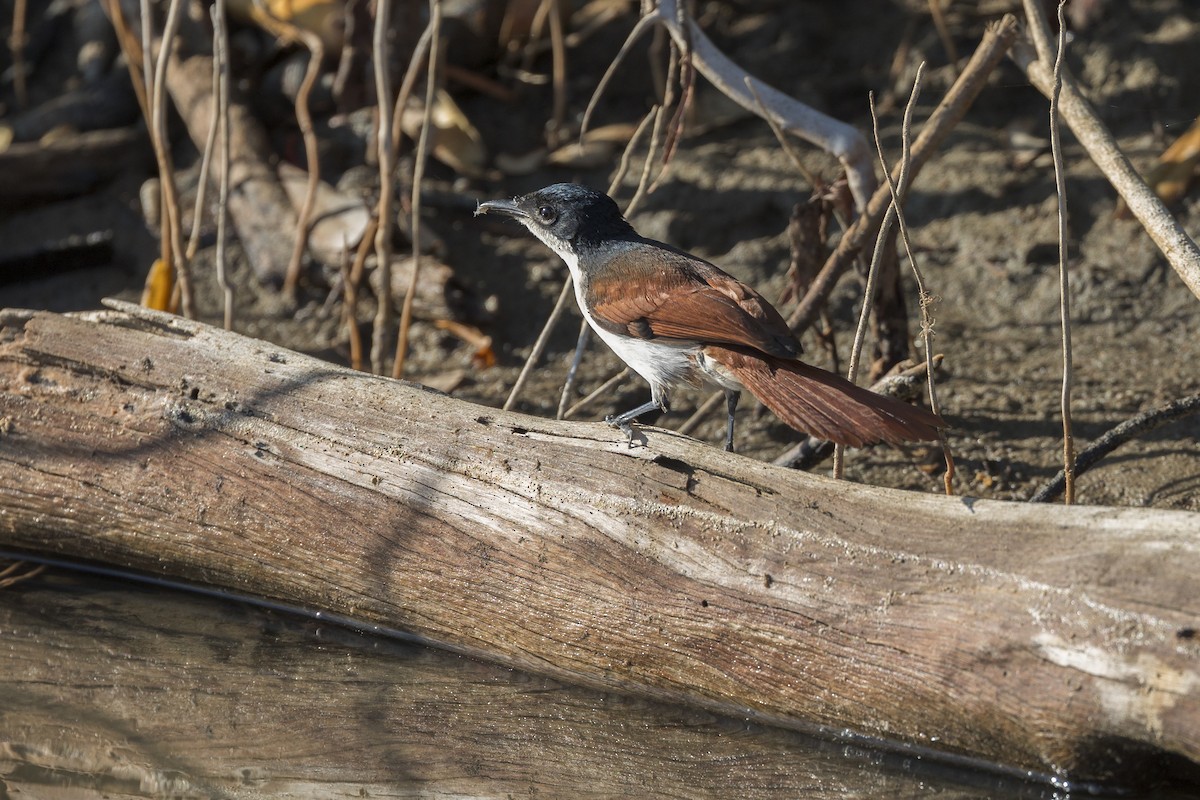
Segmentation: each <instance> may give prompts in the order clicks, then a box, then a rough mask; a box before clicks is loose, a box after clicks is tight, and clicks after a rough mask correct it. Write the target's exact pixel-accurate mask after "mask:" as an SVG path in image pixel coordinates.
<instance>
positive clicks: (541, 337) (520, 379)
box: [503, 275, 574, 411]
mask: <svg viewBox="0 0 1200 800" xmlns="http://www.w3.org/2000/svg"><path fill="white" fill-rule="evenodd" d="M573 287H574V283H573V282H572V281H571V276H570V275H567V279H566V280H565V281H563V287H562V291H561V292H559V293H558V300H556V301H555V302H554V309H553V310H552V311H551V312H550V316H549V317H548V318H547V319H546V324H545V325H543V326H542V332H541V333H540V334H538V338H537V341H536V342H534V343H533V351H532V352H531V353H530V354H529V358H527V359H525V366H523V367H522V368H521V374H520V375H518V376H517V382H516V383H514V384H513V387H512V390H511V391H509V393H508V399H507V400H505V401H504V406H503V408H504V410H505V411H508V410H510V409H511V408H512V407H513V404H514V403H516V402H517V396H518V395H519V394H520V393H521V389H523V388H524V387H525V382H526V381H527V380H529V373H530V372H532V371H533V367H534V365H536V364H537V362H538V359H540V358H541V357H542V352H543V351H544V350H545V349H546V342H548V341H550V333H551V332H552V331H553V330H554V326H555V325H557V324H558V321H559V319H561V318H562V315H563V311H564V310H566V307H567V300H568V299H569V298H570V297H571V290H572V288H573Z"/></svg>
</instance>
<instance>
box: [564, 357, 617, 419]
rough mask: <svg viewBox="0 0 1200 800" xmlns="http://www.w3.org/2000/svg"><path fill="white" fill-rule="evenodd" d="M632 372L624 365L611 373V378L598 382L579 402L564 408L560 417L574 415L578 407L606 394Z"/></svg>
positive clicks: (567, 417)
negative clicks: (615, 372) (614, 373)
mask: <svg viewBox="0 0 1200 800" xmlns="http://www.w3.org/2000/svg"><path fill="white" fill-rule="evenodd" d="M632 374H633V373H632V372H631V371H630V369H629V367H625V368H624V369H622V370H621V371H620V372H618V373H617V374H616V375H613V376H612V377H611V378H609V379H608V380H606V381H605V382H604V383H602V384H600V385H599V386H597V387H596V388H595V389H593V390H592V391H590V392H588V394H587V395H585V396H584V397H582V398H581V399H580V400H579V402H577V403H576V404H575V405H573V406H571V407H570V408H568V409H567V410H566V412H564V413H563V415H562V417H561V419H570V418H571V417H573V416H575V413H576V412H577V411H579V410H580V409H582V408H583V407H584V406H586V405H587V404H588V403H591V402H592V401H593V400H595V399H596V398H597V397H600V396H602V395H605V394H608V392H609V391H611V390H612V389H613V388H614V387H615V386H617V385H618V384H619V383H620V382H621V381H623V380H625V379H626V378H628V377H629V376H630V375H632Z"/></svg>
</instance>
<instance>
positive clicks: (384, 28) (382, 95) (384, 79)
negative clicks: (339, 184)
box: [371, 2, 400, 375]
mask: <svg viewBox="0 0 1200 800" xmlns="http://www.w3.org/2000/svg"><path fill="white" fill-rule="evenodd" d="M391 7H392V4H391V3H386V2H384V3H376V4H375V31H374V35H373V40H374V41H373V45H374V55H375V60H374V68H375V102H376V103H378V105H379V133H378V135H377V136H376V137H375V145H376V148H377V151H378V160H379V206H378V211H377V212H376V214H375V219H376V225H377V227H376V231H375V262H376V263H375V268H376V269H377V270H379V286H380V291H379V297H378V298H377V299H378V306H377V307H376V310H375V330H374V335H373V336H372V338H371V371H372V372H373V373H375V374H376V375H382V374H383V356H384V351H383V348H384V344H385V342H386V341H387V334H388V331H389V330H390V329H391V327H392V297H391V292H390V287H391V285H392V177H393V173H394V172H395V163H396V156H395V148H394V147H393V146H392V137H393V133H392V130H393V128H392V126H393V125H394V124H395V123H394V122H393V119H392V116H393V111H394V112H395V113H397V114H398V113H400V112H399V109H392V108H389V107H388V106H389V104H390V103H391V102H392V80H391V75H390V73H389V72H388V51H389V47H388V35H387V34H388V29H389V28H390V27H391ZM396 127H399V126H398V125H397V126H396Z"/></svg>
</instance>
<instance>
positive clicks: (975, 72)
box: [787, 15, 1020, 333]
mask: <svg viewBox="0 0 1200 800" xmlns="http://www.w3.org/2000/svg"><path fill="white" fill-rule="evenodd" d="M1019 31H1020V26H1019V25H1018V24H1017V20H1016V18H1014V17H1013V16H1012V15H1005V16H1004V17H1003V18H1002V19H1001V20H1000V22H999V23H998V24H996V25H994V26H992V27H990V28H988V31H987V33H986V34H985V35H984V37H983V40H982V41H981V42H980V43H979V47H977V48H976V49H975V52H974V54H973V55H972V56H971V59H970V61H968V62H967V65H966V67H964V68H963V71H962V74H961V75H959V76H958V80H956V81H955V82H954V85H953V86H951V87H950V90H949V91H948V92H946V95H945V96H944V97H943V98H942V100H941V102H940V103H938V106H937V108H936V109H934V111H933V113H932V114H930V115H929V118H928V119H927V120H926V121H925V124H924V125H923V126H922V127H921V133H920V134H919V135H918V136H917V140H916V141H915V142H913V146H912V156H911V158H910V159H909V160H910V162H911V169H912V171H913V174H914V175H916V174H917V173H918V172H919V171H920V169H921V168H922V167H923V166H924V165H925V163H926V162H927V161H928V160H929V158H930V157H931V156H932V155H933V154H934V153H935V152H936V151H937V148H938V147H939V145H940V144H941V143H942V141H943V140H944V139H945V138H946V136H948V135H949V133H950V131H951V130H953V129H954V126H955V125H957V124H958V121H959V120H961V119H962V118H963V115H965V114H966V113H967V109H968V108H970V106H971V103H973V102H974V100H975V98H976V97H978V95H979V92H981V91H982V90H983V87H984V86H985V85H986V84H987V79H988V76H989V75H991V73H992V71H993V70H994V69H995V68H996V65H997V64H999V63H1000V60H1001V59H1002V58H1004V54H1005V53H1006V52H1008V49H1009V48H1010V47H1011V46H1012V43H1013V42H1014V41H1015V40H1016V38H1017V34H1018V32H1019ZM904 191H905V190H904V188H903V187H900V192H901V194H900V198H901V200H903V199H904ZM891 199H892V197H891V192H890V191H889V190H888V188H887V187H886V186H880V187H879V189H878V190H877V191H876V192H875V193H874V195H872V196H871V199H870V201H869V202H868V203H867V207H866V210H865V211H864V212H863V213H862V214H861V215H860V216H859V217H858V219H856V220H855V221H854V224H853V225H851V226H850V228H849V229H848V230H847V231H846V233H845V234H844V235H843V236H842V238H841V239H840V240H839V241H838V244H837V247H836V248H835V249H834V251H833V253H831V254H830V256H829V258H827V259H826V260H825V265H824V266H822V267H821V270H820V272H818V273H817V276H816V277H815V278H813V280H812V283H810V284H809V287H808V291H807V292H806V293H805V295H804V297H803V298H802V299H801V301H800V303H799V304H798V305H797V306H796V308H795V309H793V311H792V313H791V314H789V315H788V318H787V322H788V325H789V326H791V328H792V330H793V331H795V332H797V333H801V332H803V331H804V330H806V329H807V328H808V327H809V326H810V325H812V323H813V322H814V321H815V320H816V319H817V317H818V316H819V315H820V313H821V309H822V308H823V307H824V305H825V302H826V300H827V299H828V298H829V295H830V294H831V293H832V292H833V289H834V287H835V286H836V285H837V283H838V280H839V279H840V278H841V276H842V274H843V273H844V272H845V271H846V269H848V268H849V266H850V265H851V264H852V263H854V260H855V259H856V258H858V256H859V254H860V252H861V250H862V248H863V247H864V246H865V245H866V243H867V241H868V239H869V238H870V237H871V235H872V234H874V233H875V232H876V231H877V230H878V226H879V224H880V222H881V221H882V220H883V217H884V214H886V213H887V209H888V208H889V207H890V205H891Z"/></svg>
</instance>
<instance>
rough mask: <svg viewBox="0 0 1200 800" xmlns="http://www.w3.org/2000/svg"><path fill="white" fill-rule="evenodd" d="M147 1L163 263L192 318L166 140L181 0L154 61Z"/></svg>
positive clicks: (145, 30)
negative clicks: (169, 269)
mask: <svg viewBox="0 0 1200 800" xmlns="http://www.w3.org/2000/svg"><path fill="white" fill-rule="evenodd" d="M149 5H150V4H149V2H148V0H142V51H143V52H142V57H143V68H144V71H145V76H144V78H143V79H144V80H145V82H146V86H147V92H148V94H149V97H150V109H151V114H150V119H149V120H147V122H148V123H149V128H150V141H151V144H152V145H153V148H154V158H155V160H156V161H157V162H158V173H159V185H160V186H161V190H162V208H163V219H165V220H166V222H167V230H166V231H165V232H163V234H162V240H163V252H164V257H163V262H164V263H167V264H174V265H175V274H176V277H177V279H178V281H179V293H180V306H181V311H182V312H183V316H185V317H187V318H189V319H195V317H196V307H195V302H194V300H193V297H192V280H191V270H190V268H189V265H188V261H187V253H186V251H185V249H184V245H183V230H182V220H181V219H180V209H179V189H178V187H177V186H176V185H175V166H174V164H173V163H172V159H171V150H170V147H169V144H168V139H167V102H166V91H167V88H166V84H167V81H166V76H167V64H168V63H169V62H170V55H171V48H172V46H173V45H174V42H175V36H176V34H177V33H178V32H179V24H180V16H181V14H182V9H183V3H182V2H180V0H171V3H170V5H169V6H168V7H167V19H166V22H165V23H164V24H163V34H162V39H161V46H160V47H159V53H158V59H157V61H156V62H154V63H153V64H152V61H153V43H152V41H151V33H150V8H149Z"/></svg>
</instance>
